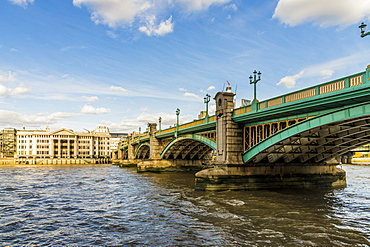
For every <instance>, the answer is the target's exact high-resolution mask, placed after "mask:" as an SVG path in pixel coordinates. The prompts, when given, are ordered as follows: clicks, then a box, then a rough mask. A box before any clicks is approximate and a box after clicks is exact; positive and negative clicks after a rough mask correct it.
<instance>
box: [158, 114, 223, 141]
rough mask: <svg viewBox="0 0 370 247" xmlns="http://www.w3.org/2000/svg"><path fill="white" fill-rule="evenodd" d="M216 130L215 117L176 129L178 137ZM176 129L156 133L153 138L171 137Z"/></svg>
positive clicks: (182, 125)
mask: <svg viewBox="0 0 370 247" xmlns="http://www.w3.org/2000/svg"><path fill="white" fill-rule="evenodd" d="M215 129H216V116H210V117H206V118H203V119H198V120H195V121H192V122H189V123H185V124H181V125H179V127H178V135H179V136H180V135H184V134H193V133H199V132H205V131H210V130H213V131H214V130H215ZM175 131H176V128H174V127H172V128H169V129H165V130H161V131H157V132H156V133H155V137H156V138H158V139H165V138H168V137H173V136H174V134H175Z"/></svg>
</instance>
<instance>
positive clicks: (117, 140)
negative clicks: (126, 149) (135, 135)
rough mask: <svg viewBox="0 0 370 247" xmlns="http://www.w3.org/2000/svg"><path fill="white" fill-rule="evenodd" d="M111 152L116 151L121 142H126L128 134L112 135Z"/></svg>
mask: <svg viewBox="0 0 370 247" xmlns="http://www.w3.org/2000/svg"><path fill="white" fill-rule="evenodd" d="M110 135H111V138H110V150H111V151H112V152H113V151H114V150H116V149H118V145H119V143H120V141H122V140H126V139H127V136H128V134H127V133H110Z"/></svg>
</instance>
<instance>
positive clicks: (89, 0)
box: [73, 0, 152, 28]
mask: <svg viewBox="0 0 370 247" xmlns="http://www.w3.org/2000/svg"><path fill="white" fill-rule="evenodd" d="M73 4H74V5H75V6H77V7H81V6H82V5H85V6H87V7H88V9H89V10H90V11H91V12H92V13H91V20H92V21H93V22H94V23H96V24H104V25H108V26H109V27H111V28H116V27H117V26H121V25H128V24H131V23H132V22H133V21H134V19H135V17H138V16H140V15H142V14H143V12H144V11H145V10H147V9H149V8H151V7H152V4H151V2H150V1H147V0H73Z"/></svg>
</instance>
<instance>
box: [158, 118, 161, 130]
mask: <svg viewBox="0 0 370 247" xmlns="http://www.w3.org/2000/svg"><path fill="white" fill-rule="evenodd" d="M158 121H159V130H162V118H161V117H159V119H158Z"/></svg>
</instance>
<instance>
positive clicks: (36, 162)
mask: <svg viewBox="0 0 370 247" xmlns="http://www.w3.org/2000/svg"><path fill="white" fill-rule="evenodd" d="M110 163H111V160H110V159H108V158H101V159H99V158H98V159H95V158H82V159H81V158H79V159H68V158H60V159H12V158H2V159H0V165H12V164H25V165H89V164H110Z"/></svg>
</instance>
